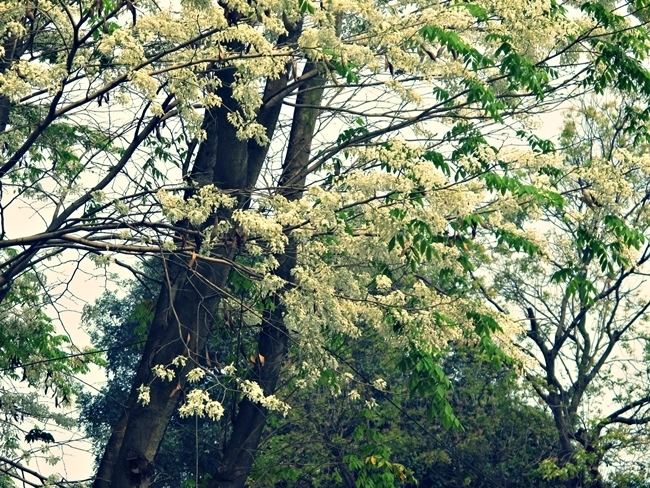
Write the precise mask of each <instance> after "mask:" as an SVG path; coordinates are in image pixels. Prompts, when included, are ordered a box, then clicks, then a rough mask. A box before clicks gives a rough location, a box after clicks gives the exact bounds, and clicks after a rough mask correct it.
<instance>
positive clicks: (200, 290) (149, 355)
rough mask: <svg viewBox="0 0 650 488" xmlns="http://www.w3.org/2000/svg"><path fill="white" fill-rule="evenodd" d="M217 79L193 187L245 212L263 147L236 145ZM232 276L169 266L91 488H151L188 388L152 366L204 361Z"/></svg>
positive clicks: (274, 87)
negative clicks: (230, 194) (230, 197)
mask: <svg viewBox="0 0 650 488" xmlns="http://www.w3.org/2000/svg"><path fill="white" fill-rule="evenodd" d="M296 28H297V29H299V26H296ZM294 34H295V33H294ZM295 35H297V34H295ZM288 40H291V38H289V39H288ZM221 79H222V88H221V89H220V90H219V95H220V96H221V98H222V100H223V101H224V106H223V107H216V108H213V109H210V110H207V111H206V114H205V116H204V121H203V130H204V131H205V133H206V139H205V140H204V141H203V142H202V143H201V145H200V146H199V150H198V153H197V156H196V161H195V164H194V166H193V168H192V173H191V180H192V181H193V182H194V183H195V184H197V185H199V186H204V185H208V184H215V185H216V186H217V187H219V188H221V189H224V190H233V191H234V193H235V194H236V195H237V196H238V197H239V202H240V205H246V204H247V202H246V199H247V194H248V189H249V188H251V187H252V185H253V184H254V182H255V180H256V179H257V177H258V175H259V173H260V170H261V167H262V163H263V161H264V158H265V157H266V154H267V151H268V147H261V146H258V145H254V143H252V142H251V143H246V142H242V141H239V140H238V139H237V137H236V134H235V129H234V127H232V125H231V124H230V123H229V122H228V121H227V119H226V114H227V113H228V112H229V111H230V110H236V109H237V106H236V103H235V102H234V100H232V98H231V97H230V85H231V83H232V81H233V80H234V70H229V71H226V72H225V73H223V74H222V75H221ZM287 82H288V73H287V74H286V75H285V76H283V77H281V78H280V79H279V80H270V81H269V82H268V83H267V87H266V90H265V98H267V97H268V98H271V97H272V96H273V95H275V94H276V93H277V92H279V91H281V90H283V89H284V88H286V86H287ZM281 100H282V98H280V99H279V100H278V101H276V102H275V103H273V104H269V105H268V106H265V107H263V108H262V110H261V112H260V115H259V117H260V120H261V122H263V123H264V125H265V127H266V129H267V135H268V136H269V138H271V137H272V136H273V132H274V130H275V127H276V125H277V121H278V118H279V114H280V107H281ZM249 152H250V153H251V154H250V166H249ZM190 194H191V192H190V193H188V195H187V196H190ZM222 217H223V216H222ZM180 238H182V236H180ZM199 244H200V243H197V245H199ZM235 253H236V249H235V248H232V247H230V248H229V247H226V246H223V247H222V248H220V249H216V250H214V251H213V255H214V256H217V257H226V258H232V257H234V254H235ZM230 269H231V267H230V266H229V265H226V264H215V263H213V262H205V261H202V260H201V259H200V258H199V259H198V260H195V261H192V260H190V262H179V261H174V262H172V263H171V264H170V269H169V274H168V277H169V279H168V282H167V284H166V285H167V286H165V287H164V288H163V290H162V291H161V294H160V296H159V298H158V302H157V306H156V313H155V317H154V320H153V323H152V325H151V327H150V330H149V333H148V337H147V343H146V346H145V350H144V352H143V356H142V360H141V362H140V365H139V367H138V370H137V372H136V377H135V379H134V381H133V386H132V389H131V392H130V394H129V400H128V402H127V408H126V410H125V411H124V412H123V415H122V418H121V419H120V421H119V422H118V424H117V425H116V426H115V428H114V429H113V432H112V434H111V437H110V439H109V442H108V444H107V446H106V448H105V451H104V455H103V458H102V460H101V463H100V466H99V469H98V472H97V475H96V479H95V482H94V484H93V487H94V488H109V487H110V488H127V487H129V488H130V487H146V486H149V485H150V483H151V477H152V475H153V472H154V468H155V466H154V463H153V460H154V458H155V455H156V452H157V450H158V447H159V445H160V442H161V441H162V437H163V435H164V431H165V429H166V427H167V424H168V422H169V419H170V417H171V415H172V413H173V410H174V408H175V407H176V405H177V403H178V398H179V396H180V394H181V392H182V390H183V387H184V386H185V383H186V376H185V373H186V371H179V372H178V374H177V376H176V378H175V379H174V381H172V382H164V381H162V380H160V379H155V380H154V381H153V382H152V373H151V368H152V367H153V366H154V365H156V364H169V362H170V361H172V360H173V359H174V358H175V357H176V356H179V355H185V356H187V355H190V356H192V357H193V359H196V360H197V361H198V362H201V359H202V358H200V357H198V356H197V354H200V353H201V352H202V351H204V349H205V344H206V342H207V340H208V338H209V336H210V331H211V329H212V325H213V322H214V320H215V317H214V313H215V311H216V309H217V307H218V303H219V300H220V298H221V293H220V291H219V290H220V289H222V288H223V286H224V285H225V284H226V281H227V279H228V275H229V273H230ZM268 341H269V348H274V347H276V342H275V341H274V339H272V338H269V339H268ZM284 347H286V344H285V346H284ZM262 354H264V353H262ZM268 355H269V357H272V355H273V353H272V352H270V351H269V352H268ZM189 368H190V365H189V364H188V366H187V369H189ZM276 376H277V375H276ZM142 384H146V385H150V386H151V401H150V403H149V404H148V405H146V406H142V405H140V404H139V403H138V401H137V398H138V391H137V388H138V387H139V386H140V385H142Z"/></svg>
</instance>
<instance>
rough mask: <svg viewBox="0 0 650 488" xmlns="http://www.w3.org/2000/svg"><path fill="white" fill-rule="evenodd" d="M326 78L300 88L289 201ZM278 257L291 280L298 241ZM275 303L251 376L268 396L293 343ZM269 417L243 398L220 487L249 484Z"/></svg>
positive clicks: (297, 188) (299, 186)
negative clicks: (290, 341)
mask: <svg viewBox="0 0 650 488" xmlns="http://www.w3.org/2000/svg"><path fill="white" fill-rule="evenodd" d="M313 69H315V66H314V65H313V64H312V63H307V65H306V66H305V70H304V72H305V73H307V72H309V71H310V70H313ZM323 82H324V80H323V78H322V77H320V76H316V77H314V78H312V79H311V80H310V81H309V82H307V83H305V84H304V85H303V86H302V87H301V89H300V91H299V92H298V96H297V100H296V110H295V112H294V116H293V121H292V126H291V133H290V136H289V145H288V148H287V154H286V158H285V163H284V165H283V171H282V176H281V177H280V189H279V192H280V193H282V194H283V195H284V196H285V197H286V198H287V199H289V200H295V199H298V198H300V197H301V196H302V194H303V192H304V187H305V181H306V175H307V173H306V168H307V165H308V163H309V156H310V151H311V144H312V140H313V137H314V129H315V127H316V121H317V119H318V112H319V111H318V109H317V108H315V107H318V106H319V105H320V103H321V101H322V97H323V86H322V85H323ZM278 261H279V262H280V267H279V269H278V271H277V274H278V276H280V277H281V278H283V279H284V280H286V281H290V279H291V273H292V271H293V268H294V267H295V265H296V261H297V256H296V245H295V243H293V242H290V243H289V245H288V246H287V249H286V251H285V253H284V255H283V256H281V257H279V258H278ZM281 293H282V291H280V294H281ZM274 305H275V307H274V308H273V310H272V311H268V310H267V311H265V314H264V320H263V321H262V331H261V332H260V335H259V338H258V351H259V354H260V355H261V356H263V357H264V361H263V362H261V361H259V360H258V361H257V362H256V363H255V366H254V367H255V369H254V371H253V374H252V379H253V380H254V381H256V382H257V383H259V385H260V386H261V387H262V389H263V390H264V393H265V394H266V395H271V394H273V393H274V392H275V390H276V387H277V383H278V379H279V377H280V371H281V368H282V363H283V361H284V359H285V357H286V355H287V351H288V343H289V331H288V330H287V327H286V326H285V324H284V318H283V317H284V312H285V310H284V307H283V306H282V303H281V299H280V296H279V295H276V297H275V300H274ZM266 417H267V412H266V409H264V408H263V407H261V406H260V405H257V404H255V403H252V402H251V401H249V400H246V399H244V400H242V401H241V402H240V403H239V406H238V412H237V416H236V417H235V421H234V424H233V431H232V434H231V436H230V439H229V441H228V443H227V445H226V447H225V449H224V455H223V458H222V461H221V463H220V466H219V468H218V470H217V473H216V474H214V476H213V478H214V479H215V480H216V485H215V486H218V487H220V488H242V487H243V486H245V484H246V479H247V477H248V475H249V473H250V470H251V468H252V466H253V461H254V458H255V451H256V450H257V447H258V445H259V442H260V438H261V436H262V431H263V429H264V426H265V424H266Z"/></svg>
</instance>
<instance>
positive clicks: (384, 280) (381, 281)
mask: <svg viewBox="0 0 650 488" xmlns="http://www.w3.org/2000/svg"><path fill="white" fill-rule="evenodd" d="M375 284H376V285H377V290H379V291H388V290H390V288H391V286H392V285H393V282H392V281H391V279H390V278H389V277H388V276H386V275H383V274H382V275H379V276H377V277H376V278H375Z"/></svg>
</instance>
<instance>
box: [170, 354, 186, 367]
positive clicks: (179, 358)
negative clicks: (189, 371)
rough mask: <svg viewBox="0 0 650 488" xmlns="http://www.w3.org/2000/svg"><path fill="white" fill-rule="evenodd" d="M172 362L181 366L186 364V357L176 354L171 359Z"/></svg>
mask: <svg viewBox="0 0 650 488" xmlns="http://www.w3.org/2000/svg"><path fill="white" fill-rule="evenodd" d="M172 364H173V365H174V366H180V367H181V368H182V367H183V366H185V365H186V364H187V358H186V357H185V356H176V357H175V358H174V359H172Z"/></svg>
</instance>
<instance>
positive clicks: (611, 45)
mask: <svg viewBox="0 0 650 488" xmlns="http://www.w3.org/2000/svg"><path fill="white" fill-rule="evenodd" d="M571 5H573V4H571ZM644 9H645V4H643V3H635V4H631V5H629V6H626V8H623V9H621V8H617V9H610V8H609V7H605V6H603V5H601V4H600V3H593V2H584V3H582V4H580V12H581V13H580V14H579V15H578V14H576V15H573V13H572V14H571V15H567V13H566V10H565V8H564V7H562V6H561V5H559V4H558V3H557V2H555V1H549V2H540V3H539V4H535V5H529V4H528V3H526V4H524V3H521V4H517V3H513V2H505V1H504V2H496V3H494V2H484V3H483V2H478V3H470V4H467V3H458V4H457V5H456V4H454V5H450V4H447V3H437V2H397V3H388V4H387V3H385V2H373V1H354V2H349V3H346V2H341V3H337V2H332V3H322V4H318V5H317V4H315V3H312V2H310V1H308V0H306V1H300V2H295V3H293V4H291V3H285V2H277V3H266V2H265V3H255V2H250V3H242V2H229V1H224V2H221V3H218V4H217V3H209V2H198V1H195V2H192V1H188V2H180V3H179V4H176V3H172V4H171V5H168V6H166V7H160V6H158V5H157V4H155V3H148V2H142V3H141V4H140V3H138V2H132V1H130V0H116V1H104V2H95V1H94V0H93V1H83V0H77V1H70V2H66V1H63V2H59V3H57V4H54V3H51V2H38V3H36V2H34V3H32V2H29V3H28V4H27V5H26V4H25V3H24V2H21V1H10V2H7V6H6V8H4V9H3V10H2V12H1V13H0V15H2V20H3V24H2V26H3V29H4V30H3V34H4V36H5V38H6V39H7V40H8V41H7V46H9V47H10V48H11V49H7V47H4V48H3V49H4V58H3V63H2V65H1V66H0V70H1V73H0V76H1V77H2V78H1V83H0V96H2V97H3V98H2V99H1V102H2V107H3V108H2V110H3V111H4V112H3V113H8V115H7V116H3V117H4V119H6V120H7V122H6V125H5V126H4V127H2V129H3V132H2V134H1V135H0V137H1V138H2V143H3V151H4V152H3V160H2V162H1V163H0V180H1V183H2V192H3V195H2V199H1V205H2V209H1V210H2V212H1V214H0V216H1V217H2V227H1V228H0V231H1V235H2V239H3V240H2V243H1V244H0V245H1V246H2V248H11V249H12V252H11V253H10V254H9V255H8V257H7V259H5V260H4V261H3V262H2V263H0V300H3V299H6V297H7V296H8V294H9V293H10V290H11V287H12V285H13V284H15V282H16V279H17V278H18V277H20V276H21V275H22V274H24V273H26V272H28V271H29V270H31V269H32V268H34V267H35V266H36V267H37V266H39V265H40V266H42V265H44V263H45V262H46V260H48V261H47V262H48V267H50V268H53V267H54V263H55V262H56V261H55V260H59V262H67V261H68V260H71V259H73V260H80V259H82V258H83V257H84V256H86V255H88V254H92V255H101V256H102V257H101V258H99V259H96V261H99V262H105V261H106V255H107V254H108V253H121V254H122V255H131V254H135V255H138V256H143V255H151V254H155V255H157V256H158V257H159V258H160V266H161V268H162V275H163V286H162V288H161V291H160V293H159V296H158V297H157V298H156V303H155V306H154V307H153V318H152V321H151V325H150V326H149V327H148V329H147V336H146V342H145V346H144V349H143V354H142V357H141V359H140V362H139V366H138V369H137V371H136V374H135V377H134V382H133V385H132V388H131V390H130V394H129V398H128V400H127V402H126V405H125V408H124V411H123V413H122V416H121V418H120V420H119V421H118V422H117V423H116V425H115V426H114V428H113V430H112V433H111V436H110V438H109V441H108V443H107V446H106V449H105V452H104V456H103V458H102V461H101V464H100V466H99V470H98V473H97V478H96V481H95V486H97V487H103V486H111V487H112V488H116V487H130V486H147V485H148V484H149V483H150V482H151V479H152V475H153V473H154V471H155V469H154V468H155V466H153V464H152V461H153V459H154V456H155V453H156V452H157V451H158V448H159V445H160V442H161V440H162V438H163V434H164V432H165V430H166V427H167V424H168V422H169V419H170V418H171V416H172V414H173V412H174V409H175V407H176V405H177V404H178V402H179V400H181V398H182V399H183V404H182V406H181V410H180V412H181V413H183V414H188V415H189V414H195V415H206V414H207V415H210V416H212V417H214V418H215V419H216V418H219V417H220V416H221V415H222V404H221V402H220V401H218V400H217V399H215V398H213V397H211V396H210V395H209V393H207V391H206V390H204V389H199V388H197V389H194V390H192V391H190V388H189V385H188V375H190V373H192V375H190V379H192V378H195V377H196V376H197V375H206V374H207V372H210V373H211V377H212V378H213V379H214V381H217V382H221V381H224V378H229V380H228V381H230V383H229V384H230V387H231V389H233V390H236V391H237V392H238V394H239V395H241V401H240V402H239V403H238V408H237V413H236V418H235V421H234V423H233V428H232V431H231V432H229V439H228V441H227V442H226V447H225V450H224V452H223V455H222V456H221V461H220V464H219V469H218V472H217V473H216V474H215V480H216V482H215V483H216V484H217V486H233V487H234V486H243V485H244V483H245V480H246V477H247V476H248V473H249V471H250V468H251V465H252V462H253V457H254V453H255V450H256V447H257V444H258V442H259V439H260V435H261V432H262V429H263V427H264V424H265V421H266V416H267V411H268V410H269V409H275V410H280V411H282V410H284V409H286V408H287V407H286V405H285V403H284V402H282V401H280V400H279V399H278V398H277V397H275V396H273V393H274V392H275V390H276V388H277V386H278V383H279V380H280V373H281V371H282V369H283V367H284V368H285V370H287V371H289V372H292V371H295V372H297V374H300V375H302V376H303V380H304V382H305V383H307V384H308V383H309V382H310V381H313V379H314V378H315V377H317V376H318V372H319V371H320V370H322V369H323V368H324V367H326V366H331V365H333V364H335V363H336V358H335V357H333V356H332V354H331V352H329V349H331V348H329V346H328V343H330V342H331V341H333V340H335V339H337V338H338V339H339V340H340V338H341V337H346V338H350V339H353V338H357V337H359V336H363V335H364V334H365V333H373V334H374V333H376V332H377V331H380V332H381V333H382V334H383V336H384V337H385V339H386V347H387V348H393V349H394V350H396V351H401V352H402V353H405V354H406V355H407V357H427V355H431V354H432V351H434V350H436V349H439V348H441V347H443V346H444V345H445V343H446V342H447V341H448V340H450V339H452V338H454V337H455V336H457V335H458V334H459V333H460V332H459V331H466V330H475V331H476V332H478V333H479V335H480V336H482V339H484V340H487V336H488V335H489V334H490V333H491V332H495V330H496V329H497V327H496V325H495V324H497V321H496V320H495V319H496V318H499V319H500V320H501V321H502V322H503V325H504V326H503V329H504V331H506V332H507V330H508V328H507V325H508V322H507V320H506V319H505V318H503V317H501V316H500V315H499V314H498V313H496V312H494V311H491V310H490V309H488V308H487V307H486V306H485V305H484V304H483V303H481V302H480V300H479V299H478V298H477V297H476V294H475V293H472V291H473V290H471V289H470V290H468V289H466V287H463V286H461V283H459V282H462V281H463V279H464V278H465V277H466V275H467V274H468V273H469V272H470V270H471V268H472V264H471V261H472V259H473V258H475V256H474V254H473V253H474V249H473V247H472V246H471V245H470V244H469V241H471V237H472V236H473V234H474V229H475V228H476V225H477V222H476V220H475V217H474V216H475V215H476V212H483V213H491V214H492V215H499V214H500V213H501V212H500V210H501V207H500V203H499V199H498V197H496V194H497V192H503V193H508V192H510V193H514V194H516V197H517V198H518V199H520V200H521V201H522V202H525V201H528V200H531V199H532V200H533V201H535V202H536V203H538V204H544V205H556V204H557V198H556V196H555V195H554V194H552V192H546V191H536V190H535V189H534V188H530V187H528V186H525V185H521V184H519V183H517V179H516V178H515V179H513V178H512V177H510V176H507V173H508V165H507V164H505V163H504V162H503V161H502V160H501V159H500V158H499V157H498V156H497V155H496V150H495V148H494V147H493V146H495V143H494V140H495V139H497V138H498V137H499V135H500V136H502V137H510V136H513V135H515V134H514V133H513V129H514V130H523V129H525V128H526V125H525V119H524V118H523V117H522V116H526V115H530V114H531V113H534V111H536V110H543V109H544V108H546V107H550V106H554V104H556V103H558V102H559V101H561V100H563V99H565V98H566V97H568V96H573V95H575V92H576V91H581V90H583V89H589V88H590V87H595V88H596V89H597V90H601V91H602V90H605V89H607V88H608V87H613V88H616V89H621V90H635V89H637V88H640V89H641V91H643V92H644V93H650V77H649V76H648V73H647V71H646V70H645V68H644V67H643V65H642V63H641V61H642V59H643V57H644V56H645V53H646V51H647V36H646V32H645V29H644V28H643V27H642V26H636V27H634V26H633V25H632V23H630V22H629V20H628V19H627V17H628V16H631V15H633V13H634V12H635V11H637V10H644ZM13 46H18V47H19V48H18V47H17V48H14V47H13ZM567 61H572V62H570V63H567ZM575 61H577V62H575ZM94 104H97V108H95V107H94ZM91 106H92V107H93V110H97V111H98V113H97V114H96V115H94V116H93V112H92V111H91ZM125 108H126V109H128V110H130V111H131V113H130V114H129V116H126V115H125V112H126V111H125ZM639 115H640V117H638V118H637V122H639V123H640V122H643V120H642V119H643V117H644V116H645V115H644V114H639ZM487 134H490V135H491V136H490V137H489V138H488V137H487ZM518 134H520V135H523V136H525V137H526V138H527V139H528V141H529V142H530V143H531V144H532V145H533V147H534V148H538V147H540V141H539V140H538V139H536V138H535V137H533V136H531V135H529V134H528V133H526V132H518ZM405 140H408V141H409V142H408V143H407V142H404V141H405ZM542 146H543V144H542ZM504 175H506V176H504ZM43 201H46V202H48V205H46V206H45V208H42V209H41V204H42V202H43ZM25 206H31V207H32V208H34V209H35V211H36V212H37V214H38V215H39V217H40V218H41V222H39V223H38V224H36V225H35V227H37V228H36V229H34V230H33V231H31V230H29V231H28V232H25V230H24V229H22V228H17V227H16V226H14V227H11V226H10V225H9V222H8V218H9V216H11V217H12V218H13V219H16V218H18V217H19V215H20V209H22V208H24V207H25ZM486 230H489V231H490V232H494V233H496V234H497V235H498V236H499V238H500V239H502V240H503V239H505V240H506V241H508V242H510V243H511V244H512V245H514V246H521V245H525V243H523V241H522V240H521V238H520V237H519V236H516V235H513V234H512V232H510V231H509V227H508V225H506V223H505V222H504V223H503V225H501V224H500V223H498V219H495V220H494V223H493V224H491V225H490V226H488V227H486ZM25 234H27V235H25ZM478 259H480V257H476V259H475V260H478ZM115 262H116V264H119V265H122V266H124V267H126V268H127V269H132V268H133V266H132V263H131V262H130V261H129V260H128V259H127V260H125V259H124V257H123V256H122V257H121V258H120V259H116V260H115ZM73 274H74V273H73ZM234 276H238V277H243V280H244V283H246V285H245V286H246V287H248V288H249V292H248V294H247V295H246V296H245V297H240V298H237V297H236V295H235V296H233V289H232V287H233V280H235V281H236V278H233V277H234ZM67 278H68V276H67V274H66V275H64V280H63V281H64V283H62V284H61V285H62V286H63V287H65V284H66V283H65V281H67ZM240 284H241V283H240ZM393 284H395V286H393ZM46 291H48V292H52V290H51V289H48V290H46ZM52 301H55V297H53V299H52ZM215 324H222V325H223V326H226V327H233V328H234V329H246V331H247V333H250V332H251V331H253V332H252V333H253V335H254V336H255V338H256V346H254V347H252V348H251V349H252V350H248V351H245V353H246V354H245V356H247V357H248V360H247V362H246V363H242V362H241V361H240V362H239V363H238V364H237V365H236V366H235V367H236V369H237V374H233V371H232V369H224V368H223V366H225V365H224V364H223V358H214V357H213V358H210V357H209V355H208V354H206V344H207V342H208V340H209V338H210V336H211V332H212V329H213V327H214V326H215ZM450 324H454V326H453V327H452V326H451V325H450ZM289 350H291V351H292V355H291V357H290V358H288V352H289ZM241 356H244V354H242V355H241ZM215 364H216V365H218V366H219V367H220V369H218V370H217V372H216V373H215V371H214V368H213V366H214V365H215ZM197 368H203V369H198V371H203V372H202V373H201V372H197ZM222 370H223V371H225V372H221V371H222ZM206 371H207V372H206Z"/></svg>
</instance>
